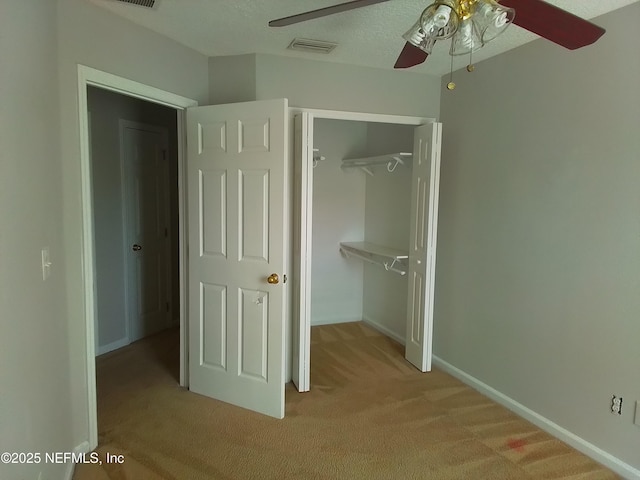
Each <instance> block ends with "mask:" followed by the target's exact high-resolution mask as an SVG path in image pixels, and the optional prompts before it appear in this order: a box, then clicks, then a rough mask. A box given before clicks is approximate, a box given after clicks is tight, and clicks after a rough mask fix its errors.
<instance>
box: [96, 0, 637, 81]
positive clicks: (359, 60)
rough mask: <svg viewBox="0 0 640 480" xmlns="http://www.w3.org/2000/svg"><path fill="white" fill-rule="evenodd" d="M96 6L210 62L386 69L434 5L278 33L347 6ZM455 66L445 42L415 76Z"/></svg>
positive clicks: (587, 10) (612, 3)
mask: <svg viewBox="0 0 640 480" xmlns="http://www.w3.org/2000/svg"><path fill="white" fill-rule="evenodd" d="M89 1H90V2H91V3H94V4H96V5H98V6H100V7H103V8H105V9H107V10H110V11H111V12H113V13H115V14H117V15H120V16H122V17H125V18H127V19H129V20H131V21H132V22H135V23H137V24H139V25H142V26H144V27H147V28H149V29H151V30H154V31H156V32H158V33H161V34H163V35H165V36H167V37H170V38H173V39H174V40H177V41H178V42H180V43H182V44H183V45H186V46H188V47H191V48H193V49H194V50H197V51H198V52H200V53H203V54H204V55H207V56H210V57H213V56H220V55H240V54H246V53H270V54H276V55H289V56H294V57H303V58H310V59H315V60H322V61H331V62H338V63H350V64H354V65H362V66H369V67H377V68H385V69H392V68H393V64H394V62H395V59H396V57H397V56H398V53H399V52H400V50H401V49H402V47H403V45H404V40H403V39H402V34H403V33H404V32H405V31H406V30H407V29H408V28H409V27H410V26H411V25H412V24H413V23H414V22H415V21H416V19H417V18H418V16H419V15H420V13H421V12H422V10H424V8H425V7H426V6H427V5H429V4H430V3H431V2H430V1H429V0H390V1H388V2H385V3H380V4H377V5H372V6H369V7H364V8H360V9H356V10H351V11H349V12H345V13H341V14H338V15H332V16H328V17H324V18H320V19H316V20H311V21H308V22H304V23H300V24H297V25H291V26H288V27H280V28H271V27H268V26H267V23H268V21H269V20H272V19H275V18H280V17H285V16H289V15H293V14H297V13H302V12H305V11H307V10H314V9H318V8H322V7H326V6H329V5H335V4H337V3H344V2H346V1H347V0H344V1H340V0H156V6H155V7H154V8H153V9H148V8H144V7H139V6H136V5H129V4H124V3H119V2H115V1H114V0H89ZM637 1H640V0H606V1H602V0H580V1H575V0H548V3H551V4H553V5H556V6H558V7H560V8H562V9H564V10H567V11H569V12H571V13H574V14H576V15H578V16H580V17H583V18H586V19H591V18H593V17H596V16H598V15H602V14H604V13H607V12H609V11H612V10H615V9H617V8H621V7H623V6H626V5H629V4H631V3H635V2H637ZM516 15H517V12H516ZM605 35H606V34H605ZM295 37H302V38H310V39H315V40H325V41H330V42H337V43H338V44H339V46H338V47H337V48H336V49H335V50H334V51H333V52H332V53H331V54H328V55H325V54H315V53H301V52H295V51H291V50H287V49H286V47H287V46H288V45H289V43H290V42H291V40H293V38H295ZM536 38H538V37H537V36H536V35H534V34H532V33H529V32H527V31H525V30H523V29H521V28H519V27H517V26H511V27H510V28H509V29H508V30H507V31H506V32H505V33H504V34H503V35H501V36H500V37H498V38H497V39H495V40H493V41H492V42H491V43H489V44H488V45H487V46H485V47H483V48H482V49H480V50H479V51H478V52H476V53H474V62H478V61H481V60H483V59H485V58H488V57H491V56H493V55H497V54H499V53H502V52H504V51H506V50H509V49H511V48H514V47H517V46H519V45H522V44H523V43H526V42H528V41H531V40H534V39H536ZM558 48H562V47H559V46H558ZM586 48H589V47H586ZM450 61H451V59H450V57H449V55H448V42H440V44H437V45H436V48H435V49H434V52H433V55H431V56H430V57H429V59H428V60H427V61H426V62H425V63H424V64H423V65H420V66H417V67H414V68H412V69H411V71H414V72H417V73H423V74H431V75H437V76H440V75H443V74H445V73H447V72H448V71H449V68H450ZM466 63H467V59H466V58H460V57H456V59H455V64H454V68H460V67H462V66H464V65H466Z"/></svg>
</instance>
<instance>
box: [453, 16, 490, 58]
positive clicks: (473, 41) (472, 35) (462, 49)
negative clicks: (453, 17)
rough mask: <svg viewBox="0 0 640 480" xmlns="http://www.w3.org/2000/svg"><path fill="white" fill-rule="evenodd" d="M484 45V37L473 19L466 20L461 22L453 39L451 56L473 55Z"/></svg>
mask: <svg viewBox="0 0 640 480" xmlns="http://www.w3.org/2000/svg"><path fill="white" fill-rule="evenodd" d="M483 45H484V42H483V41H482V35H481V33H480V31H479V30H478V28H477V26H476V24H475V23H474V22H473V20H472V18H466V19H464V20H462V21H461V22H460V26H459V27H458V31H457V32H456V33H455V34H454V35H453V37H452V39H451V49H450V50H449V54H450V55H466V54H468V53H472V52H474V51H476V50H478V49H479V48H481V47H482V46H483Z"/></svg>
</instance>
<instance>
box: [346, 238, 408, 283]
mask: <svg viewBox="0 0 640 480" xmlns="http://www.w3.org/2000/svg"><path fill="white" fill-rule="evenodd" d="M340 251H341V252H342V253H343V254H344V255H346V256H353V257H357V258H359V259H361V260H364V261H365V262H369V263H373V264H375V265H380V266H382V267H384V269H385V270H387V271H389V272H394V273H397V274H399V275H406V273H407V271H406V265H404V262H403V260H406V259H408V258H409V254H408V253H407V252H403V251H402V250H397V249H395V248H389V247H383V246H380V245H375V244H373V243H369V242H341V243H340Z"/></svg>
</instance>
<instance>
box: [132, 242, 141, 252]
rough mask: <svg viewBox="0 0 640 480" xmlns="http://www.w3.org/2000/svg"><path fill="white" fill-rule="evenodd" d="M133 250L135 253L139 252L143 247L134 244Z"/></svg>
mask: <svg viewBox="0 0 640 480" xmlns="http://www.w3.org/2000/svg"><path fill="white" fill-rule="evenodd" d="M131 250H133V251H134V252H139V251H140V250H142V246H140V245H138V244H137V243H134V244H133V246H132V247H131Z"/></svg>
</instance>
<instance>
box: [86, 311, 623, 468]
mask: <svg viewBox="0 0 640 480" xmlns="http://www.w3.org/2000/svg"><path fill="white" fill-rule="evenodd" d="M178 352H179V345H178V331H177V330H171V331H166V332H163V333H161V334H158V335H156V336H154V337H151V338H148V339H145V340H143V341H140V342H137V343H136V344H133V345H131V346H129V347H125V348H123V349H121V350H119V351H117V352H113V353H110V354H107V355H104V356H102V357H100V358H99V359H98V360H97V379H98V424H99V447H98V449H97V450H96V451H97V452H98V453H99V454H100V456H101V458H102V460H103V461H104V460H105V455H106V453H110V454H112V455H113V454H121V455H123V456H124V459H125V462H124V464H115V463H111V464H107V463H103V464H102V465H87V464H83V465H78V466H77V468H76V472H75V475H74V479H75V480H84V479H95V480H100V479H114V480H115V479H117V480H121V479H122V480H124V479H131V480H139V479H150V480H153V479H193V480H197V479H203V480H204V479H221V480H231V479H323V480H324V479H326V480H328V479H367V480H373V479H385V480H387V479H442V480H449V479H451V480H453V479H456V480H458V479H492V480H500V479H505V480H506V479H514V480H515V479H533V478H545V479H567V480H569V479H570V480H596V479H614V478H618V477H617V476H616V475H615V474H614V473H612V472H611V471H609V470H607V469H606V468H604V467H602V466H601V465H599V464H597V463H596V462H594V461H593V460H591V459H590V458H588V457H586V456H585V455H583V454H581V453H579V452H577V451H576V450H574V449H572V448H571V447H569V446H567V445H566V444H564V443H563V442H561V441H559V440H557V439H555V438H554V437H552V436H550V435H548V434H547V433H545V432H543V431H542V430H540V429H539V428H537V427H535V426H534V425H532V424H531V423H529V422H527V421H525V420H523V419H522V418H520V417H518V416H517V415H515V414H514V413H512V412H510V411H509V410H507V409H506V408H504V407H502V406H500V405H498V404H496V403H495V402H493V401H492V400H489V399H488V398H487V397H484V396H483V395H481V394H480V393H478V392H476V391H475V390H473V389H471V388H469V387H467V386H465V385H464V384H462V383H461V382H460V381H458V380H457V379H455V378H453V377H451V376H450V375H448V374H446V373H443V372H442V371H439V370H434V371H433V372H430V373H426V374H424V373H420V372H419V371H418V370H416V369H415V368H414V367H413V366H411V365H410V364H409V363H407V362H406V361H405V360H404V358H403V347H402V346H401V345H400V344H398V343H397V342H395V341H393V340H391V339H389V338H387V337H385V336H384V335H381V334H380V333H378V332H377V331H375V330H373V329H371V328H369V327H368V326H366V325H365V324H363V323H360V322H356V323H346V324H340V325H327V326H321V327H313V329H312V347H311V385H312V390H311V391H310V392H308V393H303V394H301V393H298V392H297V391H296V390H295V388H294V387H293V386H292V385H287V387H286V416H285V418H284V419H283V420H275V419H272V418H269V417H266V416H263V415H259V414H256V413H253V412H250V411H247V410H244V409H241V408H238V407H234V406H232V405H228V404H225V403H222V402H219V401H216V400H212V399H209V398H206V397H203V396H200V395H197V394H194V393H191V392H189V391H187V390H185V389H183V388H180V387H179V386H178V382H177V378H178Z"/></svg>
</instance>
